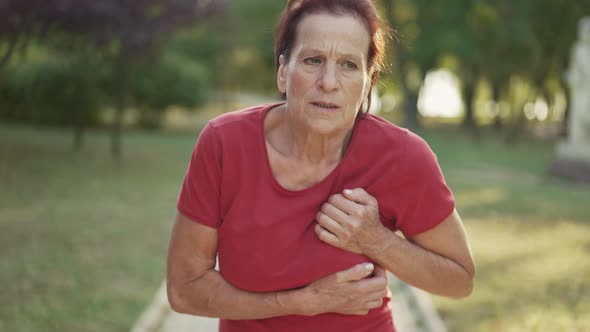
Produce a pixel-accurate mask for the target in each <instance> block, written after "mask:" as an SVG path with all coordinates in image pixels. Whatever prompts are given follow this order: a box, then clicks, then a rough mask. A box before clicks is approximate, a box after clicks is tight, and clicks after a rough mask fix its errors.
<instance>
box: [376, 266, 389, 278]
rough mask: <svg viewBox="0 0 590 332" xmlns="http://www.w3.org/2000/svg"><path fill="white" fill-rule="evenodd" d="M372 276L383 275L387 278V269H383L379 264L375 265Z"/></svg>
mask: <svg viewBox="0 0 590 332" xmlns="http://www.w3.org/2000/svg"><path fill="white" fill-rule="evenodd" d="M373 276H374V277H384V278H385V279H387V270H385V269H384V268H382V267H381V266H379V265H375V271H374V272H373Z"/></svg>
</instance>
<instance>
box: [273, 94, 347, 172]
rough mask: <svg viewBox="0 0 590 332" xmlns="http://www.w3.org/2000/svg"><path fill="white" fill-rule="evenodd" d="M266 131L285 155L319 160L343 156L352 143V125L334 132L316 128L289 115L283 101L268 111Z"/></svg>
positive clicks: (336, 160) (323, 160)
mask: <svg viewBox="0 0 590 332" xmlns="http://www.w3.org/2000/svg"><path fill="white" fill-rule="evenodd" d="M265 133H266V138H267V141H268V142H269V144H271V146H272V147H273V148H274V149H275V150H276V151H277V152H279V153H280V154H282V155H284V156H285V157H289V158H295V159H297V160H298V161H301V162H305V163H315V164H318V163H333V162H338V161H340V160H341V159H342V156H343V155H344V152H346V148H347V147H348V144H349V143H350V138H351V136H352V128H350V129H348V130H342V131H339V132H335V133H330V134H321V133H317V132H313V131H311V130H310V129H309V128H308V127H306V126H304V124H302V123H300V122H298V121H297V120H296V119H293V118H291V117H289V114H288V113H287V112H286V110H285V105H282V106H279V107H277V108H276V109H274V110H271V111H270V112H269V113H268V114H267V121H265Z"/></svg>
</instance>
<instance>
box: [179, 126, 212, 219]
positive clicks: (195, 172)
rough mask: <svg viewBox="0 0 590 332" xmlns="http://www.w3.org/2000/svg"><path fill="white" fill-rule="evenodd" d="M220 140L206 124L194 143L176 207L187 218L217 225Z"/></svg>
mask: <svg viewBox="0 0 590 332" xmlns="http://www.w3.org/2000/svg"><path fill="white" fill-rule="evenodd" d="M221 148H222V147H221V143H220V141H219V138H218V137H217V133H216V130H215V127H213V125H211V124H210V123H208V124H207V125H206V126H205V128H203V130H202V131H201V134H200V135H199V138H198V139H197V142H196V144H195V147H194V150H193V153H192V156H191V160H190V162H189V166H188V169H187V171H186V174H185V177H184V181H183V183H182V188H181V189H180V193H179V195H178V201H177V205H176V207H177V208H178V211H179V212H180V213H182V214H183V215H184V216H186V217H188V218H189V219H191V220H193V221H196V222H199V223H201V224H203V225H206V226H209V227H214V228H217V227H218V226H219V225H220V219H221V217H220V212H219V211H220V203H219V200H220V183H221V167H222V150H221Z"/></svg>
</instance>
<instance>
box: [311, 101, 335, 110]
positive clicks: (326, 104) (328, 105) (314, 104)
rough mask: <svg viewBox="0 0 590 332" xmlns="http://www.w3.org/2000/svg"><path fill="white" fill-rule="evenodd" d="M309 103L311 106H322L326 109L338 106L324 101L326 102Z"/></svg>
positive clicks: (333, 108)
mask: <svg viewBox="0 0 590 332" xmlns="http://www.w3.org/2000/svg"><path fill="white" fill-rule="evenodd" d="M311 104H312V105H313V106H316V107H320V108H323V109H326V110H335V109H338V108H340V106H338V105H336V104H333V103H326V102H321V101H320V102H312V103H311Z"/></svg>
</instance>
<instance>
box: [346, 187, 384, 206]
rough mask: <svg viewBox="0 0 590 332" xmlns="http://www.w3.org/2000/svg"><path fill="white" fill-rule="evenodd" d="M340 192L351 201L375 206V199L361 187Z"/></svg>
mask: <svg viewBox="0 0 590 332" xmlns="http://www.w3.org/2000/svg"><path fill="white" fill-rule="evenodd" d="M342 193H343V194H344V197H346V198H347V199H349V200H351V201H353V202H356V203H359V204H362V205H370V206H377V199H376V198H375V197H373V196H372V195H371V194H369V193H368V192H367V191H366V190H365V189H363V188H355V189H344V191H342Z"/></svg>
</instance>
